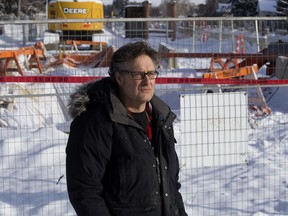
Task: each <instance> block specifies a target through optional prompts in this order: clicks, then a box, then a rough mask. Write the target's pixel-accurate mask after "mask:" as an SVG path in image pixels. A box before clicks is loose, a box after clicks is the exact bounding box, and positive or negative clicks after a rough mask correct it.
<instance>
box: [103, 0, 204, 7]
mask: <svg viewBox="0 0 288 216" xmlns="http://www.w3.org/2000/svg"><path fill="white" fill-rule="evenodd" d="M134 1H136V2H140V3H141V2H143V1H144V0H132V1H130V2H134ZM102 2H103V3H104V4H105V5H108V4H112V2H113V0H106V1H102ZM150 2H151V4H152V7H157V6H158V5H159V4H160V3H161V0H153V1H151V0H150ZM190 2H191V3H195V4H201V3H205V0H190Z"/></svg>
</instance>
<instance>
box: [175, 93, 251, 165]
mask: <svg viewBox="0 0 288 216" xmlns="http://www.w3.org/2000/svg"><path fill="white" fill-rule="evenodd" d="M180 97H181V98H180V112H181V114H180V115H181V147H180V149H179V151H178V154H179V160H180V165H181V166H182V167H183V168H196V167H203V166H221V165H231V164H238V163H245V161H246V160H247V158H246V157H247V145H248V133H247V125H248V124H247V123H248V105H247V101H248V99H247V94H246V93H245V92H227V93H205V94H189V95H188V94H187V95H185V94H183V95H181V96H180Z"/></svg>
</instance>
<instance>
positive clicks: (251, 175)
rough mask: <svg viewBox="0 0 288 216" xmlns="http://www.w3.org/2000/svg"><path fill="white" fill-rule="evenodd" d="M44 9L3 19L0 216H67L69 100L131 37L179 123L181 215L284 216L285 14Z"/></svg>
mask: <svg viewBox="0 0 288 216" xmlns="http://www.w3.org/2000/svg"><path fill="white" fill-rule="evenodd" d="M51 2H52V4H51V5H50V6H51V8H49V10H48V11H49V19H44V20H40V19H37V20H24V21H23V20H16V21H15V20H12V21H0V26H1V29H2V30H1V34H0V134H1V135H0V136H1V140H0V148H1V153H0V158H1V168H0V172H1V180H2V182H3V185H2V187H1V188H2V189H1V190H0V193H1V194H2V195H3V196H1V197H2V198H0V215H11V216H12V215H25V216H26V215H49V214H52V215H53V216H54V215H55V216H58V215H59V216H63V215H75V212H74V210H73V208H72V206H71V204H70V203H69V199H68V195H67V188H66V176H65V175H66V174H65V147H66V143H67V138H68V134H69V132H70V124H71V121H72V119H71V116H69V114H68V109H67V103H68V100H69V97H70V95H71V93H72V92H73V91H74V90H75V88H76V87H77V86H79V85H81V84H83V83H85V82H91V81H96V80H99V79H102V78H103V77H107V76H109V75H108V67H109V64H110V60H111V57H112V55H113V53H114V52H115V51H116V50H117V49H118V48H119V47H121V46H122V45H124V44H126V43H129V42H135V41H146V42H148V43H149V44H150V45H151V46H152V47H153V48H154V49H155V50H157V51H158V55H159V57H160V66H159V76H158V77H157V79H156V92H155V94H157V96H158V97H160V98H161V99H162V100H163V101H165V102H166V103H167V104H168V105H169V107H170V108H171V110H172V111H173V112H174V113H175V114H176V115H177V118H176V120H175V128H174V130H175V140H177V144H176V147H175V148H176V150H177V153H178V154H179V163H180V167H181V170H180V182H181V185H182V188H181V190H182V194H183V201H184V205H185V208H186V210H187V213H188V215H205V216H208V215H241V216H260V215H261V216H268V215H286V214H287V213H288V210H287V207H286V206H287V200H288V197H287V195H286V194H287V193H286V190H287V169H286V168H285V167H286V164H287V152H288V151H287V145H286V143H287V140H288V135H287V131H288V116H287V115H288V114H287V110H288V104H287V101H288V99H287V87H288V81H287V80H288V75H287V65H288V33H287V23H288V21H287V17H245V18H237V17H210V18H208V17H205V18H200V17H184V18H179V17H176V14H175V5H173V4H168V5H167V15H166V17H165V18H153V17H150V16H149V11H150V6H151V4H150V3H149V2H148V1H145V2H143V3H141V4H132V5H127V6H126V7H125V8H124V12H125V13H124V17H123V18H104V17H102V16H103V13H101V2H100V1H91V2H89V4H90V5H91V4H93V5H94V6H93V8H94V9H95V10H97V11H98V12H99V13H97V14H98V15H97V16H98V17H87V16H84V15H83V14H85V13H88V12H87V11H86V9H85V7H86V6H83V5H81V7H78V6H77V7H72V9H71V8H70V9H69V7H68V6H67V5H65V4H67V3H68V1H64V2H62V3H63V5H61V4H60V3H59V2H61V1H51ZM64 3H65V4H64ZM73 3H75V2H73ZM80 3H83V2H81V1H80ZM89 7H90V6H89ZM59 8H60V9H61V8H62V9H63V8H66V9H65V10H66V12H67V14H70V15H71V16H72V15H73V16H74V17H70V18H71V19H70V18H69V17H68V18H67V17H65V16H63V14H64V13H63V14H61V16H62V17H60V16H59V14H60V12H59V10H60V9H59ZM67 8H68V9H67ZM91 8H92V6H91ZM80 9H81V10H80ZM65 10H64V9H63V11H65ZM95 14H96V13H95ZM76 23H77V24H76ZM74 27H75V28H77V29H73V28H74ZM268 27H269V28H268ZM285 30H286V31H285Z"/></svg>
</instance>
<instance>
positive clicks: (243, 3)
mask: <svg viewBox="0 0 288 216" xmlns="http://www.w3.org/2000/svg"><path fill="white" fill-rule="evenodd" d="M257 5H258V0H232V14H233V15H234V16H256V15H257V13H258V12H257Z"/></svg>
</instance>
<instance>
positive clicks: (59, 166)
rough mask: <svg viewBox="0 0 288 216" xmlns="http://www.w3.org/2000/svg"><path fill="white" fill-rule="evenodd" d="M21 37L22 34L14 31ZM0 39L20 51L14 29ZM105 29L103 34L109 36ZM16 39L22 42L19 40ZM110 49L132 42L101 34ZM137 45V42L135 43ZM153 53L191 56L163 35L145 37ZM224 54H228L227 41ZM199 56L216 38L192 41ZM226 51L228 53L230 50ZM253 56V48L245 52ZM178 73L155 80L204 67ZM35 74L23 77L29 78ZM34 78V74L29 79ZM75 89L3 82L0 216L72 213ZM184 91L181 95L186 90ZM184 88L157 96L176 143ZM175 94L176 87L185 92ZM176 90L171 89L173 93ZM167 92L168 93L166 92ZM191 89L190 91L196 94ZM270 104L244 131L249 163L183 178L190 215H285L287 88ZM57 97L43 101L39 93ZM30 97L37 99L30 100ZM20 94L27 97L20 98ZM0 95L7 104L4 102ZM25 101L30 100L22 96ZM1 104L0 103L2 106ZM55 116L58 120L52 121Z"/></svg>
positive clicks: (193, 64) (187, 43)
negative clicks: (71, 100) (161, 49)
mask: <svg viewBox="0 0 288 216" xmlns="http://www.w3.org/2000/svg"><path fill="white" fill-rule="evenodd" d="M19 31H20V30H19ZM5 32H6V33H7V34H6V35H1V36H0V46H1V47H2V48H7V47H9V48H14V47H17V46H21V45H22V42H21V40H22V39H21V38H13V36H15V35H18V34H12V32H13V31H12V27H11V26H8V27H7V28H6V29H5ZM108 33H109V32H108V31H107V32H106V33H105V34H104V35H107V34H108ZM19 37H20V36H19ZM105 37H107V38H106V39H107V40H108V41H109V43H110V44H114V45H115V46H116V47H118V46H121V45H123V44H124V43H126V42H127V41H129V40H130V39H125V38H122V39H119V38H115V36H113V35H110V34H109V36H105ZM134 40H136V39H134ZM149 42H150V43H151V44H152V45H153V46H154V47H155V48H156V49H157V48H158V45H159V43H160V42H163V43H168V44H169V46H172V47H174V48H176V49H177V50H178V51H179V52H181V51H183V52H191V51H192V50H193V49H194V48H195V47H194V48H193V47H192V43H191V39H185V38H184V39H181V40H180V39H179V40H175V41H169V40H168V41H167V39H165V37H162V38H161V37H153V38H151V39H150V38H149ZM224 43H227V45H226V46H223V47H225V50H223V52H231V42H230V41H229V40H227V41H224ZM196 44H197V48H198V49H199V50H197V51H199V52H200V51H201V52H208V51H209V52H212V51H216V50H217V49H218V43H217V41H216V40H215V39H210V40H208V41H207V42H205V43H203V42H201V41H196ZM229 49H230V50H229ZM249 49H250V51H251V52H253V51H254V52H256V51H255V50H257V48H256V47H255V44H252V45H251V44H247V45H246V50H249ZM177 63H178V66H179V69H177V70H175V69H170V70H165V71H164V72H162V73H161V74H160V76H162V77H165V76H169V77H198V76H200V74H198V73H197V72H196V71H195V70H192V69H187V68H201V67H202V68H207V66H208V65H209V62H207V60H206V61H205V60H203V59H196V60H193V61H192V60H188V59H179V60H178V62H177ZM30 73H33V71H28V72H27V74H30ZM49 74H51V75H67V76H68V75H80V76H83V75H87V76H89V75H95V76H98V75H101V76H103V74H107V68H101V69H95V68H94V69H92V68H80V69H73V70H72V69H68V68H64V67H57V68H54V69H53V70H50V72H49ZM34 75H35V74H34ZM75 85H76V84H57V83H56V84H49V83H45V84H44V83H41V84H39V83H30V84H27V83H26V84H19V83H1V84H0V96H1V100H4V99H5V100H6V99H7V100H8V101H9V100H13V103H12V104H13V105H12V106H11V107H4V106H1V107H0V126H1V127H0V134H1V136H0V164H1V165H0V167H1V168H0V179H1V182H2V185H1V188H2V189H1V190H0V215H5V216H6V215H9V216H13V215H29V216H30V215H53V216H58V215H59V216H63V215H75V213H74V211H73V209H72V207H71V206H70V204H69V202H68V197H67V192H66V179H65V147H66V141H67V138H68V135H67V131H68V130H69V124H70V119H69V116H68V114H67V110H66V104H65V103H66V101H67V97H68V94H65V93H69V92H71V91H72V90H73V88H74V87H75ZM185 87H186V90H185V91H184V88H185ZM188 87H189V86H188V85H172V84H170V85H161V86H160V85H159V86H158V87H157V94H158V95H159V96H160V97H161V98H163V99H164V100H166V101H167V102H168V104H169V105H170V106H171V108H172V109H173V111H174V112H176V114H177V115H178V118H177V120H176V123H175V135H176V139H177V140H178V141H179V142H180V143H179V144H181V128H180V123H181V116H180V103H179V93H181V92H182V93H183V92H185V93H187V92H189V91H187V88H188ZM177 88H178V89H177ZM179 88H182V90H183V91H181V90H180V92H179ZM173 89H175V90H173ZM167 90H168V91H167ZM194 91H195V90H193V89H192V90H191V92H194ZM270 92H271V93H270V96H269V106H270V107H271V108H272V110H273V113H272V114H271V115H269V116H267V117H263V118H259V119H256V120H254V122H253V125H254V127H251V128H250V129H249V134H248V135H249V143H248V144H249V145H248V152H249V160H248V161H247V163H246V164H235V165H230V166H220V167H208V168H197V169H191V170H188V171H187V170H184V171H183V172H181V181H182V185H183V187H182V189H181V191H182V193H183V197H184V201H185V206H186V208H187V212H188V215H191V216H192V215H196V216H198V215H199V216H200V215H201V216H202V215H205V216H208V215H211V216H212V215H213V216H214V215H233V216H235V215H241V216H243V215H247V216H250V215H251V216H267V215H279V216H280V215H287V214H288V196H287V193H288V179H287V168H286V167H287V166H286V165H287V154H288V149H287V147H286V143H287V141H288V134H287V125H288V113H287V110H288V103H287V101H288V98H287V97H288V95H287V88H283V87H281V88H271V89H270ZM54 93H59V94H60V96H57V97H56V96H51V97H46V96H45V94H54ZM33 94H36V95H37V97H29V96H31V95H33ZM17 95H25V96H26V97H25V98H24V97H18V96H17ZM3 96H5V98H3ZM27 96H28V97H27ZM7 100H6V101H7ZM55 114H56V115H55Z"/></svg>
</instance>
